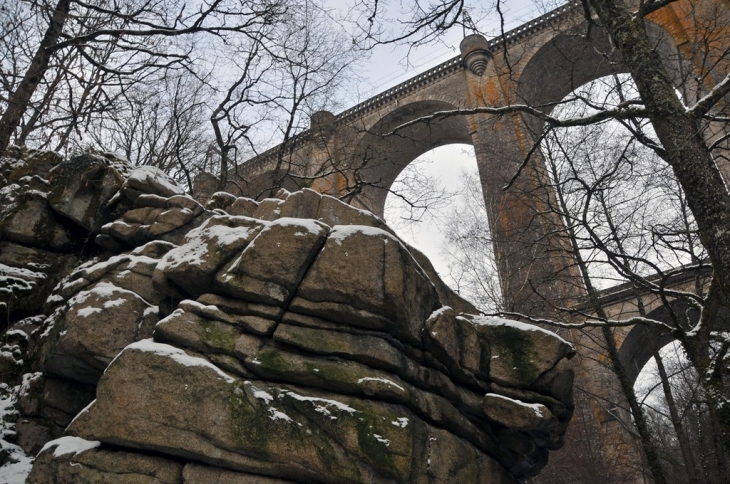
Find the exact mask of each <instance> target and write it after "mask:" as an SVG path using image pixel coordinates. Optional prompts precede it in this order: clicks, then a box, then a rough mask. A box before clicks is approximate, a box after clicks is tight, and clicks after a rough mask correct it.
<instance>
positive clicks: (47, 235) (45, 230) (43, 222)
mask: <svg viewBox="0 0 730 484" xmlns="http://www.w3.org/2000/svg"><path fill="white" fill-rule="evenodd" d="M14 187H18V186H17V185H15V186H13V185H11V186H8V187H5V188H4V189H2V190H1V191H0V203H2V208H0V238H2V239H3V240H8V241H11V242H16V243H18V244H23V245H27V246H31V247H38V248H41V249H46V250H56V251H71V250H73V249H75V248H77V247H78V246H79V244H80V241H79V240H78V238H77V237H76V236H75V235H74V234H72V233H71V231H70V230H69V229H68V228H67V227H66V226H65V225H64V224H63V223H62V221H61V220H60V218H59V217H58V215H56V214H55V213H54V212H53V211H52V210H51V209H50V208H49V206H48V201H47V200H46V195H45V193H42V192H38V191H35V190H30V191H22V190H21V189H19V188H18V189H17V190H14Z"/></svg>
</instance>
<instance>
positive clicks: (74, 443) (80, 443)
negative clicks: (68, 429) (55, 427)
mask: <svg viewBox="0 0 730 484" xmlns="http://www.w3.org/2000/svg"><path fill="white" fill-rule="evenodd" d="M100 445H101V442H99V441H98V440H85V439H82V438H81V437H73V436H70V435H67V436H65V437H61V438H58V439H56V440H52V441H50V442H48V443H47V444H46V445H44V446H43V449H42V450H41V452H45V451H46V450H48V449H54V451H53V456H54V457H60V456H62V455H66V454H73V455H76V454H80V453H81V452H86V451H87V450H91V449H95V448H97V447H99V446H100Z"/></svg>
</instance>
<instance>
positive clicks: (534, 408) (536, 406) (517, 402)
mask: <svg viewBox="0 0 730 484" xmlns="http://www.w3.org/2000/svg"><path fill="white" fill-rule="evenodd" d="M485 397H493V398H501V399H502V400H507V401H508V402H510V403H512V404H514V405H518V406H520V407H527V408H529V409H530V410H532V411H533V412H535V415H536V416H537V417H539V418H544V417H545V415H543V413H542V409H543V408H545V406H544V405H542V404H539V403H525V402H523V401H522V400H516V399H514V398H509V397H505V396H504V395H500V394H498V393H487V394H486V395H485Z"/></svg>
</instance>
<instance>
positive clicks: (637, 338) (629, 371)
mask: <svg viewBox="0 0 730 484" xmlns="http://www.w3.org/2000/svg"><path fill="white" fill-rule="evenodd" d="M671 310H672V311H673V312H674V314H677V315H682V316H683V317H685V318H686V320H687V321H688V323H689V324H690V325H694V324H695V323H697V321H699V317H700V313H699V311H698V310H697V309H696V308H694V307H691V306H690V305H689V304H687V303H686V302H685V301H680V300H675V301H673V302H672V303H671ZM646 316H647V318H649V319H653V320H656V321H661V322H663V323H666V324H669V325H671V324H672V318H671V315H670V311H669V310H668V309H667V307H666V306H659V307H658V308H656V309H654V310H653V311H651V312H649V313H648V314H647V315H646ZM713 328H715V329H725V330H726V329H727V328H730V311H728V308H726V307H723V308H721V309H720V311H719V312H718V315H717V318H716V319H715V323H714V324H713ZM674 339H675V338H674V336H672V335H671V334H670V333H669V332H667V331H663V330H661V329H659V328H656V327H654V326H644V325H640V324H639V325H636V326H635V327H634V328H633V329H631V331H629V333H628V334H627V335H626V338H625V339H624V341H623V342H622V343H621V347H620V348H619V360H620V361H621V365H622V366H623V367H624V370H625V371H626V375H627V376H628V377H629V379H630V380H631V382H632V383H633V382H635V381H636V378H637V377H638V376H639V373H640V372H641V370H642V368H644V365H646V363H647V362H648V361H649V359H650V358H651V357H652V347H653V348H655V349H656V350H659V349H660V348H662V347H663V346H665V345H667V344H669V343H671V342H672V341H674Z"/></svg>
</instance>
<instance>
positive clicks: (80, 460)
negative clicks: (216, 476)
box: [26, 437, 215, 484]
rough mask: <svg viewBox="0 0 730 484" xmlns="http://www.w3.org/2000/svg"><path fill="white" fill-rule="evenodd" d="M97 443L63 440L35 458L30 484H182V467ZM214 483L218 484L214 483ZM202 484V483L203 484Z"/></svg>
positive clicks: (67, 438) (165, 460) (54, 443)
mask: <svg viewBox="0 0 730 484" xmlns="http://www.w3.org/2000/svg"><path fill="white" fill-rule="evenodd" d="M98 444H99V443H98V442H89V441H84V440H83V439H78V438H75V437H62V438H61V439H58V440H54V441H52V442H49V443H48V444H47V445H46V447H45V448H44V449H43V452H41V453H40V454H39V455H38V457H37V458H36V460H35V462H34V465H33V471H32V472H31V474H30V476H28V480H27V481H26V482H27V483H28V484H78V483H80V482H88V483H105V484H181V483H182V482H183V480H182V473H183V464H182V463H180V462H175V461H171V460H167V459H163V458H161V457H154V456H149V455H144V454H138V453H133V452H123V451H108V450H103V449H100V448H98ZM211 482H215V481H211ZM201 484H202V483H201Z"/></svg>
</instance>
